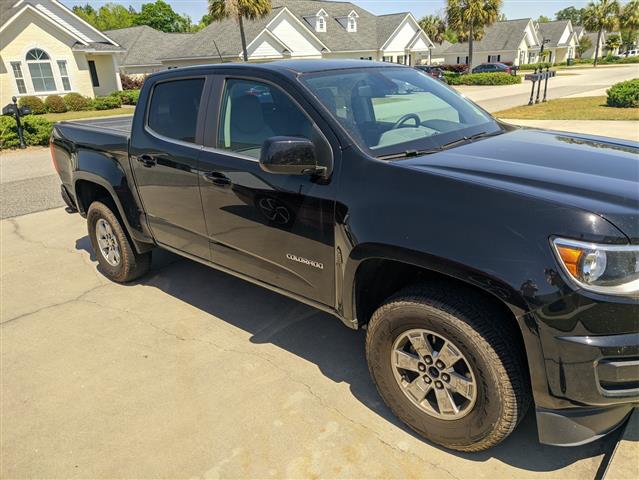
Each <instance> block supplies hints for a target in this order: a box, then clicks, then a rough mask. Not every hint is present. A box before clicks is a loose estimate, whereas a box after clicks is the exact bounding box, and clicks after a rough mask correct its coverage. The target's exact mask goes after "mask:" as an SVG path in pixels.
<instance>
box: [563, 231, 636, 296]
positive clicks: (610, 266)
mask: <svg viewBox="0 0 639 480" xmlns="http://www.w3.org/2000/svg"><path fill="white" fill-rule="evenodd" d="M552 246H553V249H554V250H555V254H556V255H557V259H558V261H559V263H560V264H561V266H562V268H563V270H564V271H565V272H566V273H567V274H568V276H569V277H570V278H571V279H572V280H574V282H575V283H577V285H579V286H580V287H582V288H584V289H585V290H590V291H592V292H598V293H607V294H610V295H636V294H638V293H639V245H607V244H596V243H587V242H579V241H577V240H568V239H565V238H555V239H553V240H552Z"/></svg>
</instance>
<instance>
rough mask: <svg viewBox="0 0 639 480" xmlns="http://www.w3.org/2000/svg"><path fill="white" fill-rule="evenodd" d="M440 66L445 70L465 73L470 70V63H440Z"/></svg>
mask: <svg viewBox="0 0 639 480" xmlns="http://www.w3.org/2000/svg"><path fill="white" fill-rule="evenodd" d="M439 68H441V69H442V70H444V71H445V72H455V73H464V72H465V71H467V70H468V65H466V64H465V63H452V64H447V65H439Z"/></svg>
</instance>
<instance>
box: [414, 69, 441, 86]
mask: <svg viewBox="0 0 639 480" xmlns="http://www.w3.org/2000/svg"><path fill="white" fill-rule="evenodd" d="M415 68H417V69H418V70H421V71H422V72H424V73H426V74H427V75H430V76H431V77H433V78H436V79H437V80H439V81H441V82H444V83H448V80H446V77H445V76H444V71H443V70H442V69H441V68H439V67H434V66H432V65H416V66H415Z"/></svg>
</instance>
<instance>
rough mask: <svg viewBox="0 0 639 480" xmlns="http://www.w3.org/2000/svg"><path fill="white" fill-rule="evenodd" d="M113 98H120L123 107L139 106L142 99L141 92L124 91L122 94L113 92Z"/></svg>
mask: <svg viewBox="0 0 639 480" xmlns="http://www.w3.org/2000/svg"><path fill="white" fill-rule="evenodd" d="M111 96H113V97H118V98H119V99H120V101H121V102H122V105H137V103H138V98H139V97H140V90H123V91H121V92H113V93H112V94H111Z"/></svg>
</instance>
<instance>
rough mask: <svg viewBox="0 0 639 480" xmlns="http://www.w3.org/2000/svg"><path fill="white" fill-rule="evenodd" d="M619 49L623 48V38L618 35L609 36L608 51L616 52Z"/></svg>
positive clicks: (607, 39) (607, 40)
mask: <svg viewBox="0 0 639 480" xmlns="http://www.w3.org/2000/svg"><path fill="white" fill-rule="evenodd" d="M619 47H621V37H620V36H619V35H617V34H616V33H613V34H611V35H608V38H606V50H608V51H609V52H614V51H615V50H616V49H618V48H619Z"/></svg>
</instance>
